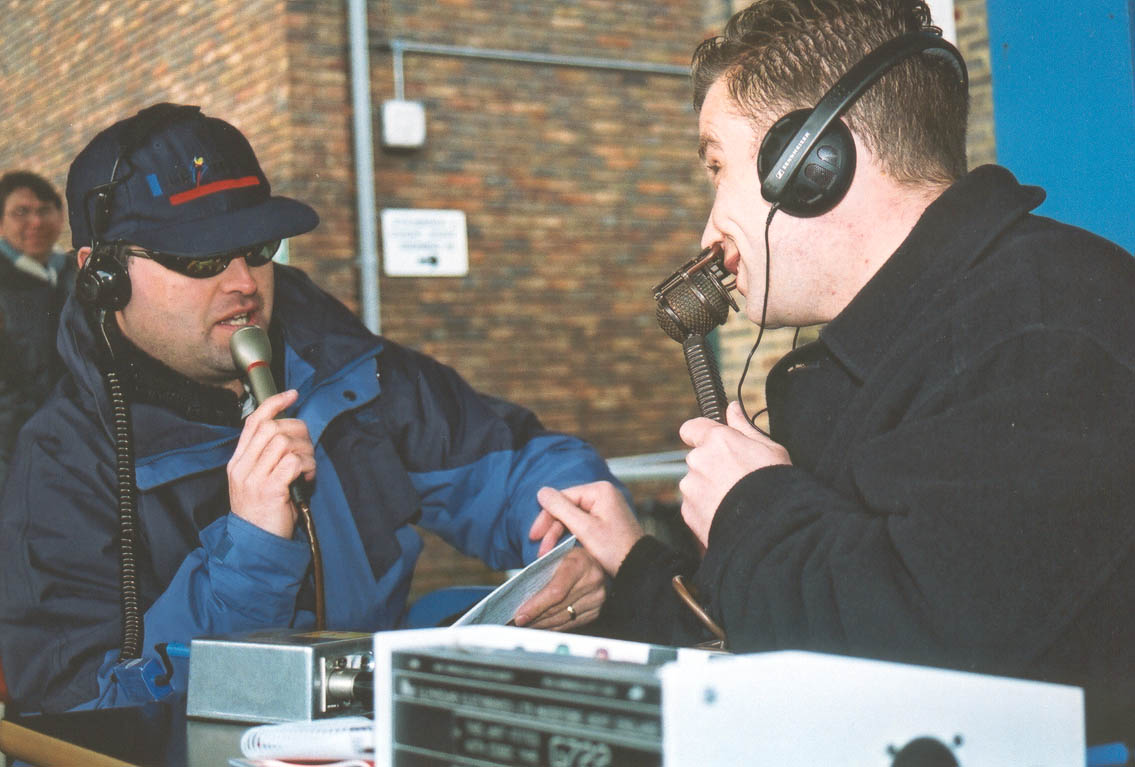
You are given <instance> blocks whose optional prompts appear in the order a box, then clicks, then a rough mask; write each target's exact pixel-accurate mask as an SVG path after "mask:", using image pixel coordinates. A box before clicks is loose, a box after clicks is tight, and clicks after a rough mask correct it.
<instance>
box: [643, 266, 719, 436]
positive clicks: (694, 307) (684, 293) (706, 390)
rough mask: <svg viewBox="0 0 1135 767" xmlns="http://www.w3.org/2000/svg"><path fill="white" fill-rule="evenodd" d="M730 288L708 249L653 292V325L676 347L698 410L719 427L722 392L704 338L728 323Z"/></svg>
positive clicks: (714, 361)
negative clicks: (681, 353)
mask: <svg viewBox="0 0 1135 767" xmlns="http://www.w3.org/2000/svg"><path fill="white" fill-rule="evenodd" d="M736 285H737V281H736V279H735V278H734V277H733V275H731V274H730V273H729V272H728V271H727V270H726V269H725V257H724V254H723V253H722V251H721V247H720V246H718V245H711V246H710V247H708V248H706V249H704V250H703V251H702V252H701V253H698V255H697V256H695V257H694V258H692V259H690V260H689V261H687V262H686V263H685V264H683V265H682V267H681V268H680V269H678V271H676V272H674V274H672V275H670V277H668V278H667V279H666V280H664V281H663V282H662V283H660V284H658V285H656V286H655V287H654V300H655V302H656V309H655V314H654V316H655V319H656V320H657V321H658V325H659V327H661V328H662V330H664V331H665V332H666V334H667V335H668V336H670V337H671V338H673V339H674V340H675V341H678V342H679V343H681V344H682V351H683V352H685V356H686V368H687V369H688V371H689V374H690V382H691V383H692V384H693V386H694V397H695V399H696V400H697V403H698V409H699V410H700V411H701V414H702V415H703V416H705V417H706V418H712V419H713V420H715V421H718V422H719V423H725V408H726V405H727V402H726V399H725V387H724V386H723V385H722V383H721V374H720V373H719V372H718V369H717V362H716V360H714V358H713V351H712V350H711V349H710V348H709V345H708V344H706V342H705V336H706V334H707V333H709V332H710V331H711V330H713V329H714V328H716V327H717V326H718V325H721V324H722V323H724V322H725V320H727V319H728V318H729V308H730V307H732V308H733V310H734V311H736V310H737V303H736V302H735V301H734V300H733V297H732V296H731V295H729V291H731V290H733V289H734V288H735V287H736Z"/></svg>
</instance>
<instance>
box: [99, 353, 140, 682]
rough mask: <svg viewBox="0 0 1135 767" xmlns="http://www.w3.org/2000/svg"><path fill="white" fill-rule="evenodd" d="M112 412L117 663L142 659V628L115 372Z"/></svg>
mask: <svg viewBox="0 0 1135 767" xmlns="http://www.w3.org/2000/svg"><path fill="white" fill-rule="evenodd" d="M105 377H106V383H107V388H108V389H109V391H110V404H111V409H112V411H113V415H114V419H113V423H114V425H113V428H114V453H115V460H114V464H115V465H114V470H115V475H116V477H117V479H118V553H119V556H118V582H119V592H120V594H121V602H122V647H121V649H120V650H119V653H118V660H119V661H120V662H121V661H124V660H132V659H134V658H140V657H142V635H143V625H142V616H141V610H140V609H139V600H138V564H137V558H136V555H135V554H136V551H137V546H138V510H137V507H136V505H135V492H136V490H135V487H136V485H135V482H134V441H133V435H132V430H131V423H130V405H129V403H128V402H127V400H126V392H125V391H124V390H123V387H122V381H121V379H119V377H118V373H117V371H115V370H113V369H111V370H107V371H106V372H105Z"/></svg>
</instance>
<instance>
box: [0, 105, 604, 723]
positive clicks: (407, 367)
mask: <svg viewBox="0 0 1135 767" xmlns="http://www.w3.org/2000/svg"><path fill="white" fill-rule="evenodd" d="M67 201H68V209H69V214H70V223H71V231H72V238H73V243H74V246H75V247H76V248H77V249H78V262H79V266H80V271H79V276H78V281H77V283H76V289H75V296H74V297H73V298H72V299H71V300H70V301H69V302H68V304H67V305H66V307H65V309H64V313H63V318H62V320H61V323H62V327H61V331H60V334H59V349H60V353H61V355H62V357H63V359H64V361H65V363H66V366H67V368H68V375H66V376H65V377H64V380H63V381H62V382H61V384H60V385H59V386H58V387H57V388H56V390H55V392H54V393H53V395H52V396H51V397H50V398H49V400H48V402H47V403H46V404H45V406H44V407H43V408H42V409H41V410H40V411H39V413H37V414H36V416H34V417H33V418H32V420H31V421H30V422H29V424H28V427H27V428H26V429H25V430H24V432H23V434H22V435H21V440H20V444H19V446H18V450H17V459H16V460H15V461H14V462H13V465H12V468H11V474H10V480H9V482H8V484H7V486H6V487H5V490H4V495H3V497H2V501H0V660H2V662H3V668H4V672H5V675H6V677H7V680H8V684H9V687H10V689H11V692H12V694H13V696H14V697H15V699H16V701H17V703H18V704H19V705H21V706H22V707H24V708H25V709H30V710H44V711H59V710H66V709H72V708H76V707H92V706H108V705H124V704H130V703H137V702H142V701H145V700H147V699H150V698H154V697H161V696H162V695H165V694H168V692H169V691H170V687H172V690H173V691H177V690H181V689H184V685H185V675H184V668H183V666H180V665H176V664H175V666H174V668H175V672H176V673H174V675H173V677H172V680H170V684H169V685H166V684H165V680H164V679H161V680H158V681H155V677H156V676H160V675H159V674H155V673H154V672H153V670H154V669H155V668H161V669H162V670H164V664H165V663H166V662H167V661H159V660H158V656H159V652H158V651H156V650H155V648H156V647H158V648H160V647H161V646H163V645H164V644H165V643H170V642H187V641H188V640H189V639H190V638H191V637H193V636H196V635H201V634H219V633H231V632H239V631H245V630H251V629H259V628H268V627H294V628H297V629H303V628H310V627H312V626H314V625H316V623H317V617H316V614H317V612H320V611H321V610H322V611H325V615H326V626H327V628H329V629H350V630H363V631H373V630H382V629H389V628H394V627H397V626H398V625H399V621H400V620H401V618H402V615H403V613H404V609H405V602H406V595H407V591H408V588H409V583H410V576H411V574H412V572H413V568H414V564H415V562H416V560H417V558H418V555H419V554H420V552H421V548H422V543H421V539H420V538H419V536H418V534H417V533H416V532H415V531H414V530H413V528H412V525H413V524H420V525H421V526H423V527H426V528H428V529H431V530H433V531H435V532H437V533H438V534H440V535H441V536H442V537H443V538H445V539H446V540H448V541H450V542H451V543H453V544H454V545H455V546H457V547H458V548H459V549H461V550H462V551H464V552H466V553H468V554H472V555H476V556H478V557H480V558H482V559H483V560H484V561H485V562H486V563H487V564H489V565H490V566H492V567H494V568H498V569H505V568H512V567H517V566H520V565H522V564H524V563H525V562H528V561H531V560H532V559H533V558H534V557H535V556H536V554H537V552H538V551H539V550H540V549H541V548H542V547H543V548H546V547H547V546H548V545H549V544H550V543H551V541H552V540H554V539H555V538H556V537H558V535H559V534H560V533H561V532H562V527H559V526H558V525H557V526H555V527H553V528H546V527H537V528H533V522H534V520H535V519H536V517H537V513H538V512H539V506H538V504H537V503H536V497H535V496H536V491H537V489H538V488H540V487H541V486H543V485H549V484H550V485H554V486H556V487H568V486H571V485H575V484H579V483H580V482H587V481H593V480H598V479H604V478H610V474H609V472H608V470H607V468H606V465H605V464H604V462H603V461H602V459H600V458H599V457H598V456H597V455H596V454H595V453H594V451H593V450H592V449H591V448H590V447H589V446H587V445H586V444H584V443H583V442H581V441H579V440H577V439H574V438H571V437H568V436H564V435H560V434H553V433H550V432H547V431H545V430H544V429H543V428H542V427H541V425H540V423H539V422H538V421H537V419H536V418H535V416H534V415H533V414H532V413H529V412H527V411H525V410H523V409H521V408H519V407H517V406H515V405H511V404H508V403H504V402H501V401H499V400H496V399H493V398H490V397H486V396H483V395H480V394H477V393H476V392H474V391H473V390H472V389H470V388H469V386H468V385H467V384H466V383H465V382H464V381H463V380H462V379H461V378H460V377H459V376H458V375H457V374H456V373H455V372H454V371H452V370H450V369H449V368H447V367H445V366H443V365H441V364H439V363H437V362H436V361H434V360H431V359H429V358H427V357H425V356H423V355H421V354H418V353H415V352H413V351H411V350H409V349H406V348H403V347H401V346H398V345H396V344H394V343H392V342H390V341H389V340H386V339H383V338H378V337H376V336H374V335H372V334H371V333H369V332H368V331H367V330H366V329H365V328H364V327H363V326H362V325H361V324H360V323H359V322H358V320H357V319H356V318H355V317H354V316H353V315H352V314H351V313H350V312H349V311H348V310H347V309H346V308H345V307H344V306H343V305H342V304H340V303H339V302H337V301H336V300H335V299H333V298H332V297H331V296H329V295H327V294H326V293H324V292H323V291H321V290H319V289H318V288H317V287H315V285H314V284H312V282H311V281H310V280H309V279H308V278H307V277H306V276H304V275H303V274H302V273H301V272H299V271H297V270H296V269H293V268H290V267H287V266H283V265H280V264H275V263H273V262H272V257H273V255H274V253H275V252H276V249H277V248H278V247H279V244H280V241H281V240H283V239H285V238H288V237H293V236H296V235H300V234H303V233H305V232H308V231H310V230H311V229H313V228H314V227H315V226H316V225H317V223H318V217H317V216H316V214H315V211H313V210H312V209H311V208H310V207H308V206H307V205H305V204H303V203H301V202H298V201H295V200H291V199H288V198H286V197H280V196H274V195H272V194H271V190H270V187H269V183H268V179H267V178H266V177H265V175H264V173H263V172H262V170H261V169H260V166H259V164H258V163H257V160H256V157H255V155H254V153H253V151H252V148H251V147H250V146H249V144H248V142H247V141H246V140H245V138H244V137H243V136H242V135H241V134H240V132H239V131H237V130H236V129H235V128H233V127H232V126H231V125H229V124H227V123H225V122H223V121H221V120H218V119H214V118H209V117H206V116H204V115H202V114H201V113H200V111H199V110H198V108H197V107H188V106H176V105H172V104H159V105H156V106H154V107H150V108H148V109H145V110H143V111H142V112H139V113H138V114H137V115H135V116H134V117H131V118H129V119H127V120H123V121H121V122H119V123H116V124H115V125H113V126H111V127H110V128H108V129H107V130H105V131H103V132H102V133H100V134H99V135H98V136H96V137H95V138H94V140H93V141H91V143H90V144H89V145H88V146H87V147H86V148H85V149H84V150H83V151H82V152H81V153H80V154H79V156H78V157H77V158H76V159H75V161H74V163H73V164H72V166H71V171H70V174H69V177H68V181H67ZM250 325H255V326H258V327H260V328H262V329H264V330H265V331H266V332H267V335H268V338H269V339H270V340H271V345H272V348H273V350H274V352H273V354H272V359H271V369H272V373H273V377H274V378H275V381H276V383H277V384H278V386H277V388H278V389H279V390H281V391H280V393H279V394H276V395H274V396H271V397H267V398H266V399H265V400H264V401H263V402H262V403H260V404H259V406H257V405H256V403H255V402H254V401H252V399H251V397H250V396H249V395H248V394H247V393H246V389H245V386H244V383H243V382H242V380H241V375H240V373H239V372H238V371H237V369H236V367H235V366H234V363H233V360H232V354H231V352H230V345H229V339H230V338H231V337H232V335H233V334H234V333H235V332H236V331H237V330H238V329H240V328H244V327H247V326H250ZM297 482H299V483H301V484H303V485H305V486H306V488H307V493H308V494H309V495H310V509H311V515H312V518H313V520H314V527H315V531H316V535H315V538H316V539H317V540H318V541H319V546H320V547H321V549H322V566H321V567H320V568H319V570H320V571H321V574H322V581H323V583H322V586H323V588H324V590H325V593H326V595H327V598H326V600H325V607H323V608H321V607H320V602H321V601H322V600H319V599H318V596H317V593H316V592H317V591H318V586H319V584H317V583H316V578H315V569H316V568H315V564H314V557H313V551H315V550H316V547H315V546H313V545H312V541H311V540H310V538H309V536H308V534H307V530H306V528H305V527H304V525H302V524H300V522H299V519H298V515H297V509H296V506H297V504H294V503H293V502H292V501H291V499H290V497H289V488H290V486H291V485H293V484H294V483H297ZM305 505H306V504H305ZM124 549H125V550H126V553H125V555H123V554H122V551H123V550H124ZM604 595H605V594H604V580H603V575H602V571H601V569H600V568H599V567H598V565H596V564H595V562H594V560H592V559H591V558H590V557H589V556H588V555H586V554H584V553H583V551H582V550H577V551H575V552H573V553H572V554H569V555H568V558H567V559H566V560H565V561H564V562H563V563H561V565H560V569H559V570H558V571H557V574H556V577H555V579H554V580H553V582H552V583H551V584H550V585H549V586H548V587H547V588H546V589H545V590H544V591H543V592H541V593H540V594H538V595H536V596H535V597H533V598H532V599H531V600H530V601H529V602H528V603H526V604H525V605H524V606H522V607H521V609H520V612H519V613H518V615H517V622H518V623H522V624H527V625H531V626H535V627H541V628H570V627H574V626H578V625H582V624H584V623H587V622H589V621H590V620H592V619H594V617H595V616H596V615H597V614H598V612H599V607H600V605H601V603H602V601H603V598H604ZM158 664H162V666H159V665H158Z"/></svg>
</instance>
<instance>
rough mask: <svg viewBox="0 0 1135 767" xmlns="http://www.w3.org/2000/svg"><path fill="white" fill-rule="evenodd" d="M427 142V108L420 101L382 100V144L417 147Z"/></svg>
mask: <svg viewBox="0 0 1135 767" xmlns="http://www.w3.org/2000/svg"><path fill="white" fill-rule="evenodd" d="M425 143H426V108H425V106H424V105H423V104H422V102H420V101H404V100H402V99H389V100H387V101H384V102H382V145H383V146H384V147H387V148H390V149H417V148H418V147H421V146H424V145H425Z"/></svg>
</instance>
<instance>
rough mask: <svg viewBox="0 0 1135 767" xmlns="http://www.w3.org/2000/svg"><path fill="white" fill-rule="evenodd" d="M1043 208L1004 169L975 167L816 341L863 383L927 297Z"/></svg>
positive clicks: (1034, 191)
mask: <svg viewBox="0 0 1135 767" xmlns="http://www.w3.org/2000/svg"><path fill="white" fill-rule="evenodd" d="M1043 201H1044V191H1043V190H1042V189H1040V188H1039V187H1034V186H1022V185H1021V184H1019V183H1017V180H1016V179H1015V178H1014V177H1013V175H1012V174H1011V173H1010V172H1009V171H1008V170H1006V169H1004V168H1001V167H999V166H996V165H983V166H981V167H979V168H976V169H975V170H973V171H971V172H970V173H969V174H967V175H966V176H964V177H962V178H961V179H959V180H958V181H957V182H955V183H954V184H953V185H952V186H951V187H950V188H949V189H947V190H946V191H945V192H943V193H942V195H941V196H940V197H939V198H938V199H937V200H935V201H934V202H933V203H931V204H930V205H929V206H928V207H927V208H926V211H925V212H924V213H923V214H922V217H921V218H919V220H918V222H917V223H916V224H915V226H914V228H913V229H912V230H911V232H910V234H909V235H908V236H907V238H906V240H904V241H903V243H902V244H901V245H900V246H899V247H898V249H897V250H896V251H895V252H894V254H892V255H891V257H890V258H889V259H888V260H887V262H886V263H885V264H883V266H882V267H881V268H880V269H879V271H878V272H877V273H876V274H875V276H874V277H872V278H871V279H870V280H869V281H868V283H867V284H866V285H864V286H863V289H862V290H860V291H859V293H858V294H857V295H856V296H855V298H853V299H852V300H851V303H849V304H848V305H847V306H846V307H845V308H844V310H843V311H842V312H840V313H839V315H838V316H836V317H835V319H833V320H832V321H831V322H830V323H828V325H827V327H825V328H824V329H823V330H822V331H821V332H820V339H821V340H822V341H823V342H824V344H825V345H826V346H827V347H828V348H829V349H830V351H831V353H832V355H833V356H835V357H836V358H837V359H838V360H839V361H840V362H841V363H842V364H843V365H844V366H846V368H847V369H848V370H849V371H850V372H851V374H852V375H854V376H855V377H857V378H858V379H859V380H863V379H865V378H866V377H867V375H868V374H869V372H870V371H871V370H872V369H873V367H874V366H875V365H876V364H877V363H878V362H879V360H880V359H881V357H882V356H883V355H884V354H886V352H887V349H888V348H889V346H890V342H891V341H892V340H893V339H894V338H895V336H896V335H897V334H898V333H899V332H901V331H902V329H903V328H904V327H906V326H907V325H909V324H910V322H912V321H913V320H914V317H915V316H916V315H917V314H918V312H919V311H921V309H922V308H923V307H925V306H926V305H927V304H928V303H929V302H930V299H931V298H932V297H933V296H934V294H935V293H937V292H938V291H939V290H941V289H942V288H943V286H945V285H946V284H948V283H949V282H950V281H952V280H953V279H954V277H955V276H956V275H957V274H959V273H960V272H962V271H965V270H966V269H968V268H969V267H970V266H972V265H973V264H974V263H976V262H977V261H978V260H979V259H980V258H981V256H982V254H983V253H984V252H985V250H986V249H987V248H988V247H989V245H990V244H991V243H992V242H993V241H994V240H995V239H996V238H997V237H998V236H1000V235H1001V233H1002V232H1004V231H1005V230H1006V229H1008V228H1009V227H1010V226H1012V225H1013V224H1014V223H1015V222H1016V221H1018V220H1019V219H1020V218H1021V217H1022V216H1024V215H1025V214H1027V213H1028V212H1029V211H1030V210H1032V209H1033V208H1035V207H1036V206H1037V205H1040V203H1041V202H1043Z"/></svg>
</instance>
